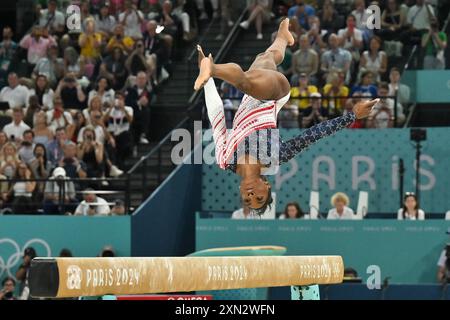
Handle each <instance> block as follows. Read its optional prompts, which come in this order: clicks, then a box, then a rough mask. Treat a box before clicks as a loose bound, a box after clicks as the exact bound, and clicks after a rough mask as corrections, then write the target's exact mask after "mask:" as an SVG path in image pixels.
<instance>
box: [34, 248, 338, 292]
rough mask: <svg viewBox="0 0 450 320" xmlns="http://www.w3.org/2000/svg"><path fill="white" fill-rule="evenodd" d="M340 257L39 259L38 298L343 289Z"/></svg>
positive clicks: (35, 289)
mask: <svg viewBox="0 0 450 320" xmlns="http://www.w3.org/2000/svg"><path fill="white" fill-rule="evenodd" d="M343 275H344V264H343V261H342V258H341V257H339V256H257V257H255V256H253V257H245V256H243V257H177V258H35V259H33V260H32V262H31V269H30V274H29V286H30V294H31V296H32V297H36V298H69V297H80V296H102V295H108V294H113V295H127V294H128V295H129V294H133V295H134V294H151V293H170V292H191V291H205V290H225V289H241V288H261V287H281V286H308V285H316V284H334V283H341V282H342V279H343Z"/></svg>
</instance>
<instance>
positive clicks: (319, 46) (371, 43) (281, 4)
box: [221, 0, 447, 128]
mask: <svg viewBox="0 0 450 320" xmlns="http://www.w3.org/2000/svg"><path fill="white" fill-rule="evenodd" d="M273 3H274V4H273ZM272 5H273V6H272ZM371 5H376V6H378V8H380V14H381V15H380V22H381V23H380V24H381V25H380V29H376V28H373V26H372V24H371V22H373V20H370V19H368V18H369V16H370V13H369V12H368V11H367V8H368V7H369V6H371ZM440 5H444V6H445V5H446V4H445V3H443V2H442V4H441V2H440V1H434V2H432V3H430V2H429V1H425V0H386V1H364V0H355V1H353V0H351V1H350V0H334V1H333V0H322V1H308V0H295V1H274V2H273V1H268V0H258V1H253V2H252V5H251V6H250V7H249V16H248V19H247V20H245V21H244V22H242V23H241V27H242V28H243V29H249V28H250V26H252V25H255V29H256V31H257V39H263V24H264V23H269V22H270V21H272V20H273V19H272V20H271V18H274V17H276V16H277V17H278V16H281V17H286V16H287V17H289V18H290V19H291V20H290V22H291V26H290V30H291V32H292V34H293V35H294V38H295V39H296V44H295V45H294V46H293V47H291V48H288V50H287V52H286V57H285V59H284V61H283V63H282V64H281V65H280V66H279V71H280V72H282V73H284V74H285V75H286V76H287V77H288V79H290V81H291V85H292V90H291V101H290V103H289V104H288V105H287V106H285V107H284V108H283V109H282V111H281V112H280V115H279V125H280V127H285V128H298V127H300V128H309V127H311V126H313V125H315V124H317V123H319V122H322V121H324V120H327V119H330V118H333V117H336V116H339V115H342V114H345V113H346V112H348V111H351V110H352V107H353V105H354V104H355V103H357V102H358V101H360V100H361V99H369V98H376V97H380V98H382V100H381V103H379V104H378V105H377V106H376V108H375V109H374V110H373V112H372V114H371V115H370V117H369V118H368V119H367V120H365V121H357V122H356V123H355V124H354V125H353V126H352V127H353V128H390V127H395V126H401V125H403V124H404V123H405V120H406V114H407V111H408V107H409V106H410V104H411V100H410V88H409V87H408V86H407V85H405V84H402V83H401V74H402V72H403V69H404V66H405V64H406V63H408V62H409V64H410V65H413V62H414V65H415V66H416V67H417V68H423V69H445V59H444V50H445V48H446V47H447V36H446V33H445V32H444V31H441V25H443V24H444V22H445V21H444V20H445V19H446V18H447V17H446V16H441V15H438V13H437V7H438V6H440ZM368 21H369V22H368ZM272 23H273V21H272ZM274 25H275V23H274ZM274 37H275V34H273V35H272V39H273V38H274ZM411 53H415V54H414V55H413V56H412V58H411V60H408V58H409V56H410V54H411ZM405 57H406V59H405ZM221 89H222V94H223V97H224V98H229V100H228V101H227V102H228V103H226V107H227V108H228V110H231V111H232V110H236V109H237V107H238V105H239V102H238V101H236V100H235V99H239V98H241V97H242V94H241V93H239V92H236V90H235V89H233V88H230V86H229V85H228V84H223V85H222V88H221ZM230 117H232V112H230Z"/></svg>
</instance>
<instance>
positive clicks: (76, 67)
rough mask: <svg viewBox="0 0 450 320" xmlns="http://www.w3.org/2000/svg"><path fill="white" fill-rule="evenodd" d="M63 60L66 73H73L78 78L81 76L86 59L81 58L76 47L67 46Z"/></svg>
mask: <svg viewBox="0 0 450 320" xmlns="http://www.w3.org/2000/svg"><path fill="white" fill-rule="evenodd" d="M63 61H64V75H68V74H69V73H71V74H73V75H75V78H76V79H78V78H80V77H81V75H82V67H83V64H84V61H83V60H81V59H80V56H79V54H78V52H77V51H76V50H75V48H74V47H67V48H66V49H64V56H63Z"/></svg>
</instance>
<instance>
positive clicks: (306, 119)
mask: <svg viewBox="0 0 450 320" xmlns="http://www.w3.org/2000/svg"><path fill="white" fill-rule="evenodd" d="M309 97H310V99H309V100H310V101H311V102H310V104H311V105H310V106H309V107H308V108H306V109H305V110H303V111H302V128H311V127H313V126H315V125H316V124H319V123H321V122H323V121H326V120H328V110H327V109H325V108H324V107H322V95H321V94H320V93H318V92H315V93H311V95H310V96H309Z"/></svg>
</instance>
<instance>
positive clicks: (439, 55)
mask: <svg viewBox="0 0 450 320" xmlns="http://www.w3.org/2000/svg"><path fill="white" fill-rule="evenodd" d="M422 48H423V49H424V50H425V56H424V60H423V68H424V69H445V56H444V50H445V48H447V35H446V33H445V32H443V31H439V22H438V20H437V19H436V18H433V19H432V20H431V24H430V29H429V31H428V32H427V33H425V34H424V35H423V36H422Z"/></svg>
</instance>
